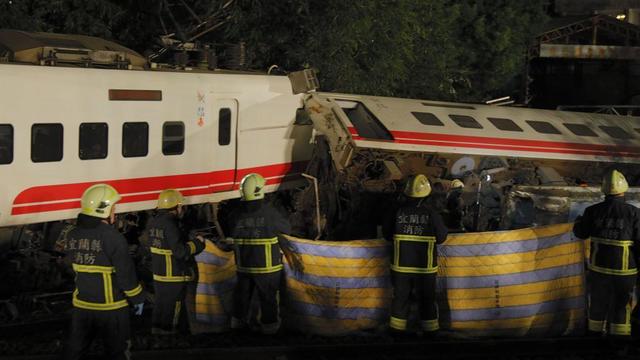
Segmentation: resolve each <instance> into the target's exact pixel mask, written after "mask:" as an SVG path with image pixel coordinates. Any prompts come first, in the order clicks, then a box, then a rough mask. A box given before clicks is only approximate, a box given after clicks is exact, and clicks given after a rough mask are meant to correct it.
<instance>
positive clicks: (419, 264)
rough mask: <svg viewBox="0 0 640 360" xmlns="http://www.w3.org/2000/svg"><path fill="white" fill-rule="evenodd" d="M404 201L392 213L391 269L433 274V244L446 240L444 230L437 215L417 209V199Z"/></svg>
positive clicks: (435, 254)
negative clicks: (393, 224)
mask: <svg viewBox="0 0 640 360" xmlns="http://www.w3.org/2000/svg"><path fill="white" fill-rule="evenodd" d="M408 202H409V204H408V205H407V206H403V207H401V208H399V209H398V210H397V212H396V213H395V227H394V229H395V230H394V234H393V239H392V240H393V257H392V260H391V270H393V271H396V272H401V273H408V274H433V273H436V272H437V271H438V250H437V247H436V244H439V243H442V242H444V240H445V239H446V237H447V227H446V226H445V224H444V221H443V220H442V217H441V216H440V214H438V213H437V212H435V211H432V210H431V209H428V208H427V207H423V206H421V205H422V202H421V201H420V200H419V199H410V200H408Z"/></svg>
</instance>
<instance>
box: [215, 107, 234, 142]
mask: <svg viewBox="0 0 640 360" xmlns="http://www.w3.org/2000/svg"><path fill="white" fill-rule="evenodd" d="M230 143H231V109H229V108H222V109H220V111H218V145H229V144H230Z"/></svg>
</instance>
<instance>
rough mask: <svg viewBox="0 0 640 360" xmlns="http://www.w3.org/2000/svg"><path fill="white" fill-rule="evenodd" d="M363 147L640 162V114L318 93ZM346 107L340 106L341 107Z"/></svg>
mask: <svg viewBox="0 0 640 360" xmlns="http://www.w3.org/2000/svg"><path fill="white" fill-rule="evenodd" d="M316 96H317V97H319V98H320V99H322V100H323V101H327V102H328V103H330V104H331V106H333V109H334V111H333V112H334V113H337V114H338V116H337V117H338V119H339V120H340V122H342V123H343V124H344V125H345V128H346V130H347V131H348V133H349V136H351V139H352V141H353V142H354V143H355V145H356V147H358V148H373V149H384V150H399V151H419V152H429V153H458V154H476V155H495V156H509V157H526V158H552V159H553V158H555V159H566V160H589V161H607V162H632V163H637V162H640V117H633V116H616V115H608V114H596V113H579V112H567V111H554V110H540V109H530V108H519V107H505V106H492V105H482V104H468V103H452V102H441V101H428V100H415V99H398V98H388V97H377V96H363V95H351V94H335V93H318V94H317V95H316ZM338 107H339V108H340V109H341V110H342V111H335V110H337V109H336V108H338Z"/></svg>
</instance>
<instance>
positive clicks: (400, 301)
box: [390, 271, 439, 331]
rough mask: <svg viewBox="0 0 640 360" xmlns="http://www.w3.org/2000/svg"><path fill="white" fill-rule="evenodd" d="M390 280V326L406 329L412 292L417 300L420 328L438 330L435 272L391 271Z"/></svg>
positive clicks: (396, 328) (401, 329)
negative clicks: (391, 292)
mask: <svg viewBox="0 0 640 360" xmlns="http://www.w3.org/2000/svg"><path fill="white" fill-rule="evenodd" d="M391 282H392V284H393V300H392V302H391V320H390V326H391V328H393V329H395V330H400V331H404V330H406V329H407V319H408V317H409V310H410V308H411V298H412V296H411V295H412V293H413V294H415V297H416V300H417V302H418V309H419V311H420V325H421V327H422V330H424V331H436V330H438V329H439V325H438V307H437V305H436V274H406V273H399V272H395V271H391Z"/></svg>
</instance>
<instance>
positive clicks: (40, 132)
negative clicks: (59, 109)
mask: <svg viewBox="0 0 640 360" xmlns="http://www.w3.org/2000/svg"><path fill="white" fill-rule="evenodd" d="M62 139H63V128H62V124H33V126H31V161H33V162H51V161H60V160H62Z"/></svg>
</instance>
